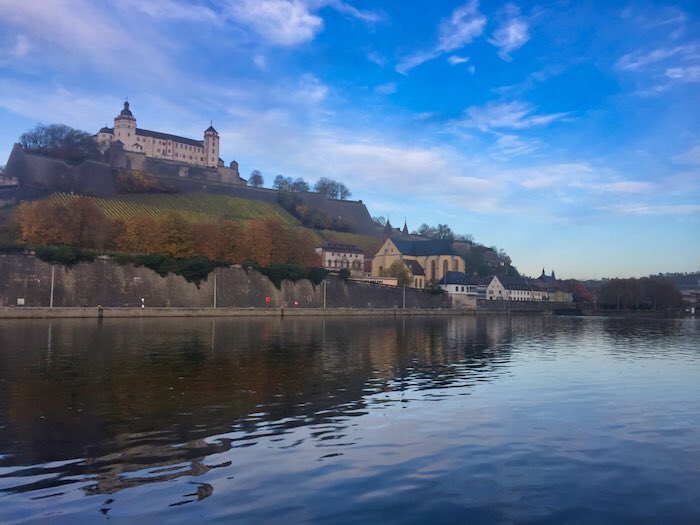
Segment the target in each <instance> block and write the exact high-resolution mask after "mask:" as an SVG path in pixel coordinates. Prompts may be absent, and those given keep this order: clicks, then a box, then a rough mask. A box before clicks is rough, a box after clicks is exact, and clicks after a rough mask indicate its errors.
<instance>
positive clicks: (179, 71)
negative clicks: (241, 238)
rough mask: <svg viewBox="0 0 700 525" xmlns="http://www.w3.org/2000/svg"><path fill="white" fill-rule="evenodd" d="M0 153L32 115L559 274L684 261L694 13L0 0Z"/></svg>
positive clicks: (692, 257)
mask: <svg viewBox="0 0 700 525" xmlns="http://www.w3.org/2000/svg"><path fill="white" fill-rule="evenodd" d="M0 13H2V17H1V18H0V121H1V122H2V126H1V127H0V163H3V162H4V159H6V158H7V156H8V155H9V152H10V149H11V147H12V143H13V142H14V141H16V140H17V138H18V137H19V135H20V134H21V133H22V132H24V131H26V130H27V129H29V128H31V127H33V126H34V125H36V124H37V123H39V122H43V123H53V122H61V123H64V124H68V125H70V126H73V127H77V128H81V129H84V130H88V131H93V132H95V131H97V129H99V128H100V127H102V126H104V125H109V126H111V125H112V120H113V118H114V116H115V115H116V114H117V113H118V111H119V110H120V109H121V105H122V103H123V100H124V97H126V96H128V97H129V101H130V102H131V109H132V110H133V112H134V115H135V116H136V118H137V119H138V125H139V126H141V127H144V128H148V129H153V130H159V131H165V132H170V133H176V134H181V135H185V136H189V137H193V138H199V137H200V136H201V135H202V133H203V130H204V129H205V128H206V127H207V126H208V125H209V120H210V119H211V120H213V121H214V126H215V127H216V128H217V130H218V131H219V133H220V134H221V137H222V141H221V143H222V151H221V156H222V157H223V158H224V160H225V161H226V162H227V163H228V162H229V161H231V160H234V159H235V160H237V161H238V162H239V164H240V170H241V174H242V175H243V176H244V177H247V176H248V175H249V174H250V172H251V171H252V170H253V169H259V170H261V171H262V173H263V175H264V177H265V179H266V185H269V184H270V183H271V182H272V179H273V178H274V177H275V175H277V174H280V173H281V174H283V175H285V176H291V177H303V178H305V179H306V180H307V181H310V182H312V183H313V182H314V181H315V180H317V179H318V178H319V177H322V176H326V177H331V178H334V179H336V180H339V181H341V182H343V183H345V184H346V185H347V186H348V187H349V188H350V189H351V191H352V192H353V198H357V199H362V200H363V202H364V203H365V204H367V206H368V208H369V210H370V213H372V214H373V215H382V216H388V217H389V218H390V219H391V221H392V223H394V224H395V225H399V226H400V225H402V224H403V220H404V217H405V218H406V219H407V220H408V224H409V228H412V229H415V228H417V227H418V226H419V225H420V224H421V223H428V224H431V225H435V224H437V223H446V224H449V225H450V226H451V227H452V228H453V230H455V231H456V232H460V233H469V234H472V235H473V236H474V239H475V240H476V241H478V242H481V243H483V244H486V245H489V246H490V245H496V246H498V247H499V248H503V249H504V250H506V251H507V252H508V253H509V255H510V256H511V257H512V258H513V261H514V263H515V264H516V265H517V266H518V268H519V269H520V270H521V272H523V273H525V274H529V275H535V276H536V275H538V274H539V273H540V271H541V269H542V267H545V268H546V269H547V271H548V272H549V271H550V269H555V270H556V272H557V275H558V276H559V277H563V278H589V277H615V276H643V275H647V274H650V273H657V272H662V271H679V272H684V271H697V270H700V233H699V232H700V4H698V2H697V1H687V2H668V3H666V2H639V1H634V2H609V1H598V2H596V1H550V2H546V3H533V2H512V3H511V2H509V3H501V2H481V3H479V2H474V1H467V2H464V1H447V0H443V1H440V2H425V1H418V0H415V1H409V0H387V1H384V2H369V1H360V0H209V1H202V2H185V1H178V0H160V1H157V0H156V1H153V2H144V1H142V0H119V1H115V2H94V1H91V0H42V1H41V2H27V1H24V0H0Z"/></svg>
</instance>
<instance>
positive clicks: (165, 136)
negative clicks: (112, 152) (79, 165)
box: [96, 102, 237, 171]
mask: <svg viewBox="0 0 700 525" xmlns="http://www.w3.org/2000/svg"><path fill="white" fill-rule="evenodd" d="M96 139H97V143H98V144H99V146H100V148H101V149H102V151H104V150H106V149H107V148H109V147H110V146H111V144H113V143H116V142H117V141H119V142H121V144H122V147H123V148H124V151H128V152H132V153H143V154H144V155H145V156H146V157H152V158H156V159H162V160H171V161H174V162H178V163H183V164H192V165H195V166H202V167H209V168H220V167H223V166H224V162H223V161H222V160H221V159H219V134H218V133H217V131H216V130H215V129H214V127H213V126H211V125H210V126H209V127H208V128H207V129H206V130H205V131H204V140H195V139H188V138H186V137H179V136H177V135H170V134H169V133H161V132H160V131H151V130H148V129H143V128H137V127H136V118H135V117H134V115H133V114H132V113H131V110H130V109H129V103H128V102H124V109H122V111H121V113H119V115H117V116H116V117H115V119H114V128H107V127H104V128H102V129H101V130H100V131H98V132H97V135H96ZM231 164H232V166H231V168H234V164H236V163H235V161H234V162H232V163H231ZM236 168H237V165H236ZM236 171H237V169H236Z"/></svg>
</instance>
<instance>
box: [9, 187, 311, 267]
mask: <svg viewBox="0 0 700 525" xmlns="http://www.w3.org/2000/svg"><path fill="white" fill-rule="evenodd" d="M16 222H17V227H18V236H19V241H20V242H22V243H24V244H26V245H29V246H74V247H77V248H84V249H92V250H96V251H99V252H118V253H127V254H145V255H148V254H162V255H165V256H168V257H173V258H177V259H186V258H191V257H196V256H203V257H206V258H207V259H210V260H214V261H222V262H228V263H233V264H246V263H255V264H257V265H259V266H263V267H267V266H270V265H273V264H298V265H300V266H304V267H312V266H318V265H319V263H320V261H319V260H318V255H317V254H316V253H315V245H316V240H315V238H314V236H313V235H312V234H311V233H310V232H308V231H305V230H302V229H299V228H285V227H284V226H283V225H282V224H280V223H279V222H277V221H274V220H271V219H264V220H252V221H247V222H245V223H241V222H239V221H234V220H224V221H221V222H219V223H216V224H214V223H202V224H193V223H191V222H189V221H188V220H187V219H185V218H184V217H183V216H182V215H180V214H178V213H171V214H168V215H166V216H164V217H163V218H162V219H154V218H153V217H150V216H147V215H140V216H135V217H133V218H130V219H128V220H121V219H110V218H108V217H106V216H105V215H104V213H103V212H102V211H101V210H100V209H99V208H98V207H97V206H96V205H95V204H94V203H93V202H92V201H91V200H90V199H87V198H78V199H74V200H72V201H70V202H69V203H68V204H65V205H64V204H59V203H55V202H50V201H34V202H23V203H21V204H20V205H19V207H18V208H17V212H16Z"/></svg>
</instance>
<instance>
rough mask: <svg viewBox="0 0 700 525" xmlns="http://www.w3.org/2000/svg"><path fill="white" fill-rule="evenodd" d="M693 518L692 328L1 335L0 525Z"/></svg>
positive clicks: (166, 328)
mask: <svg viewBox="0 0 700 525" xmlns="http://www.w3.org/2000/svg"><path fill="white" fill-rule="evenodd" d="M107 521H109V522H110V523H129V524H136V523H200V522H207V523H217V522H218V523H286V524H293V523H305V522H313V523H363V524H368V523H475V524H478V523H503V524H509V523H533V524H534V523H537V524H540V523H543V524H549V523H551V524H561V523H564V524H566V523H581V524H584V523H585V524H589V523H590V524H603V523H605V524H608V523H610V524H613V523H614V524H619V523H629V524H645V523H649V524H651V523H673V524H684V523H687V524H697V523H700V323H699V322H698V321H695V320H692V319H685V320H668V319H634V320H630V319H622V318H617V319H616V318H552V317H539V316H531V317H505V316H504V317H479V318H474V317H450V318H406V319H393V318H388V319H374V318H365V319H358V318H351V319H343V318H330V319H320V318H304V319H290V318H287V319H233V320H222V319H217V320H205V319H192V320H123V321H122V320H105V321H104V322H102V323H100V324H98V323H97V322H96V321H93V320H89V321H78V320H75V321H72V320H70V321H69V320H65V321H7V320H2V321H0V523H71V524H73V523H100V522H107Z"/></svg>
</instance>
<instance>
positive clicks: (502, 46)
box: [489, 4, 530, 61]
mask: <svg viewBox="0 0 700 525" xmlns="http://www.w3.org/2000/svg"><path fill="white" fill-rule="evenodd" d="M519 15H520V9H518V7H516V6H515V5H513V4H507V5H506V6H505V8H504V19H503V21H502V22H501V24H500V25H499V27H498V28H497V29H496V31H494V33H493V36H492V38H490V39H489V42H490V43H491V44H493V45H494V46H496V47H497V48H498V55H499V56H500V57H501V58H502V59H503V60H507V61H510V60H511V57H510V54H511V53H512V52H513V51H515V50H517V49H520V48H521V47H522V46H524V45H525V44H526V43H527V41H528V40H530V28H529V26H528V23H527V20H526V19H525V18H523V17H521V16H519Z"/></svg>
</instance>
